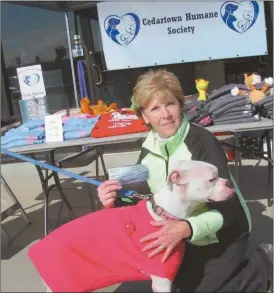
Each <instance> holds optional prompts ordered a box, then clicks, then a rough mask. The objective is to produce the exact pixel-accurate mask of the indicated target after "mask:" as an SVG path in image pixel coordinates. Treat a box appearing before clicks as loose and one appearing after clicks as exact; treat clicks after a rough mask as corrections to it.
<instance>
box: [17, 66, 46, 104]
mask: <svg viewBox="0 0 274 293" xmlns="http://www.w3.org/2000/svg"><path fill="white" fill-rule="evenodd" d="M16 70H17V75H18V81H19V86H20V91H21V96H22V99H23V100H28V99H32V98H41V97H45V96H46V89H45V84H44V79H43V73H42V68H41V65H33V66H27V67H19V68H17V69H16Z"/></svg>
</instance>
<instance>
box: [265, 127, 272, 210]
mask: <svg viewBox="0 0 274 293" xmlns="http://www.w3.org/2000/svg"><path fill="white" fill-rule="evenodd" d="M265 138H266V148H267V158H268V163H267V168H268V170H267V184H268V187H269V185H270V182H271V175H272V170H273V164H272V163H271V138H270V135H269V130H267V131H266V134H265ZM267 203H268V206H269V207H270V206H272V204H273V198H272V196H271V193H270V192H269V197H268V199H267Z"/></svg>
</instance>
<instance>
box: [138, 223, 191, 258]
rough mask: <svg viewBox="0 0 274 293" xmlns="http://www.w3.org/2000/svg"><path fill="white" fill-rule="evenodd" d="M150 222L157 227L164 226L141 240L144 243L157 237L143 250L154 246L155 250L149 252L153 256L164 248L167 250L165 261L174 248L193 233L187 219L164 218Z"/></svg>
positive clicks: (149, 255)
mask: <svg viewBox="0 0 274 293" xmlns="http://www.w3.org/2000/svg"><path fill="white" fill-rule="evenodd" d="M150 224H151V225H153V226H155V227H162V229H160V230H159V231H157V232H154V233H151V234H149V235H147V236H145V237H143V238H142V239H141V240H140V241H141V242H142V243H143V242H146V241H150V240H154V239H155V241H152V242H151V243H149V244H148V245H146V246H145V247H144V248H143V250H142V251H148V250H150V249H153V248H154V250H153V251H152V252H151V253H149V254H148V257H153V256H155V255H157V254H158V253H161V252H162V251H163V250H166V251H165V254H164V256H163V258H162V262H163V263H164V262H165V261H166V260H167V259H168V258H169V256H170V255H171V253H172V251H173V249H174V248H175V247H176V246H177V245H179V244H180V243H181V242H182V241H183V240H184V239H186V238H188V237H190V235H191V228H190V226H189V224H188V223H187V222H185V221H174V220H163V221H152V222H151V223H150Z"/></svg>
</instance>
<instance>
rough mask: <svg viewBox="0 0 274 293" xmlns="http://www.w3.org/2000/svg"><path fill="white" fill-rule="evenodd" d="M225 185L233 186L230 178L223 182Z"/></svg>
mask: <svg viewBox="0 0 274 293" xmlns="http://www.w3.org/2000/svg"><path fill="white" fill-rule="evenodd" d="M225 186H226V187H228V188H233V183H232V181H231V180H230V179H228V180H227V181H226V183H225Z"/></svg>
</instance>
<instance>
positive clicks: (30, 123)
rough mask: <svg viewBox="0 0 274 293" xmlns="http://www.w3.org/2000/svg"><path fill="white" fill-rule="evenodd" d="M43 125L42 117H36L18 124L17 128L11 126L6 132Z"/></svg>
mask: <svg viewBox="0 0 274 293" xmlns="http://www.w3.org/2000/svg"><path fill="white" fill-rule="evenodd" d="M44 126H45V120H44V119H37V120H29V121H28V122H26V123H24V124H22V125H20V126H19V127H17V128H12V129H10V130H9V131H8V132H14V131H26V130H32V129H35V128H38V127H44Z"/></svg>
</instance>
